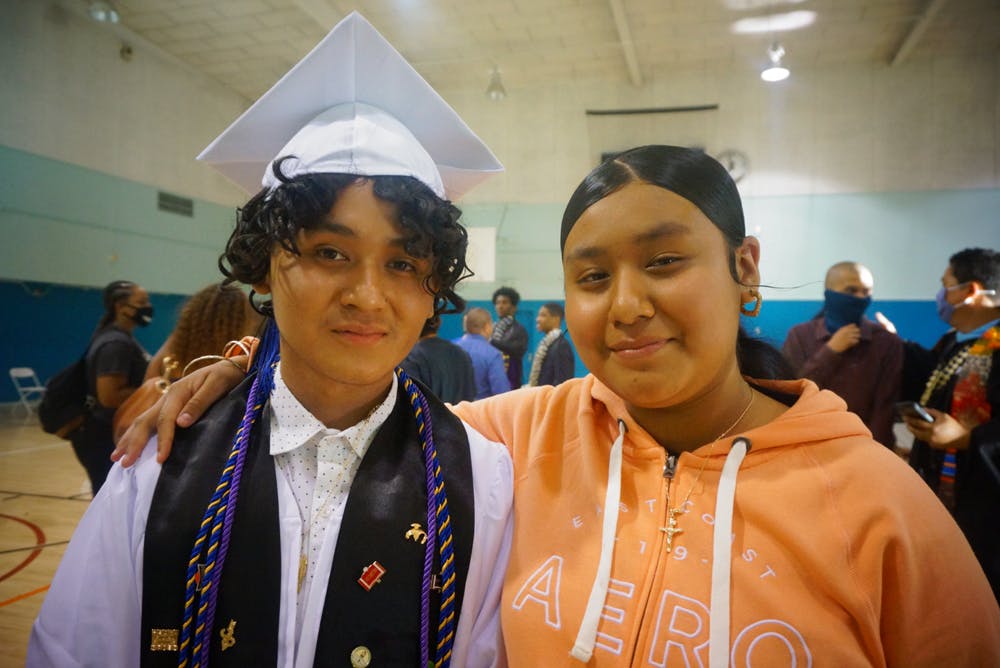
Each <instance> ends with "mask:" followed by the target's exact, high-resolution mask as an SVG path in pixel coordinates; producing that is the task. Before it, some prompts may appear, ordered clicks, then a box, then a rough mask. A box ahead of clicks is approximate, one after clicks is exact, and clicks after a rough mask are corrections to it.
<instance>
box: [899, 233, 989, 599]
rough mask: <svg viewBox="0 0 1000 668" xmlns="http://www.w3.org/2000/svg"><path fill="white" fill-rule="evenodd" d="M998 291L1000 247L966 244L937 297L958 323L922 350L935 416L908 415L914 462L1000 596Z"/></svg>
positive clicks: (925, 393)
mask: <svg viewBox="0 0 1000 668" xmlns="http://www.w3.org/2000/svg"><path fill="white" fill-rule="evenodd" d="M998 292H1000V252H997V251H995V250H990V249H985V248H967V249H965V250H962V251H960V252H958V253H955V254H954V255H952V256H951V258H950V259H949V260H948V267H947V268H946V269H945V270H944V274H943V275H942V276H941V289H940V290H939V291H938V293H937V298H936V300H937V310H938V315H939V316H940V318H941V320H943V321H944V322H946V323H947V324H949V325H950V326H951V327H952V329H950V330H949V331H948V332H947V333H945V335H944V336H943V337H941V339H940V340H939V341H938V342H937V344H935V346H934V348H932V349H931V350H930V351H923V353H924V356H923V360H924V364H925V370H926V373H925V374H924V376H923V377H924V379H925V380H924V385H923V388H922V391H921V393H920V396H919V397H917V396H914V398H915V399H918V400H919V402H920V403H921V404H922V405H924V406H925V407H926V409H927V412H928V413H930V415H931V417H933V418H934V421H933V422H927V421H924V420H917V419H913V418H911V417H904V421H905V422H906V426H907V428H908V429H909V430H910V432H912V433H913V436H914V439H915V440H914V443H913V450H912V452H911V453H910V465H911V466H912V467H913V468H914V469H915V470H916V471H917V473H919V474H920V476H921V477H922V478H923V479H924V480H925V481H926V482H927V484H928V485H930V486H931V489H933V490H934V491H935V492H936V493H937V495H938V497H939V498H940V499H941V501H942V502H943V503H944V505H945V506H946V507H947V508H948V510H950V511H951V513H952V515H954V517H955V520H956V521H957V522H958V525H959V527H961V528H962V530H963V531H964V532H965V535H966V537H967V538H968V539H969V543H970V544H971V545H972V549H973V551H974V552H975V553H976V556H977V557H978V558H979V561H980V563H981V564H982V566H983V570H984V571H985V572H986V577H987V579H989V581H990V584H991V585H992V587H993V593H994V595H996V597H997V600H998V601H1000V531H997V524H996V523H997V517H998V515H1000V478H998V477H997V473H996V466H997V458H998V454H1000V297H998ZM910 345H913V344H910ZM914 364H916V365H919V364H920V359H919V358H918V359H916V360H915V361H914Z"/></svg>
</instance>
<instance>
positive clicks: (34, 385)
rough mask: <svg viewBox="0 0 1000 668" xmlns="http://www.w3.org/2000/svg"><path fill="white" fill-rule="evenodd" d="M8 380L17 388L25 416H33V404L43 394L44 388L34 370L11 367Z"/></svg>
mask: <svg viewBox="0 0 1000 668" xmlns="http://www.w3.org/2000/svg"><path fill="white" fill-rule="evenodd" d="M10 380H11V382H12V383H14V387H15V388H17V395H18V398H19V399H20V400H21V405H22V406H24V410H25V411H26V412H27V415H32V414H34V412H35V403H37V402H38V401H40V400H41V398H42V395H43V394H45V386H44V385H42V383H41V381H39V380H38V376H37V375H35V370H34V369H32V368H31V367H28V366H15V367H11V368H10Z"/></svg>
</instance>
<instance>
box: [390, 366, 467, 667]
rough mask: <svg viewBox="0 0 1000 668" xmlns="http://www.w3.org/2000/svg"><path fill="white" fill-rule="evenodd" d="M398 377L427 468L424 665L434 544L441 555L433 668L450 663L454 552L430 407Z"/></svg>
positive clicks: (422, 661)
mask: <svg viewBox="0 0 1000 668" xmlns="http://www.w3.org/2000/svg"><path fill="white" fill-rule="evenodd" d="M396 373H397V374H398V376H399V380H400V382H401V383H402V385H403V389H405V390H406V394H407V396H408V397H409V399H410V406H412V408H413V415H414V416H415V417H416V419H417V432H418V433H419V435H420V441H421V444H422V446H423V450H424V464H425V465H426V470H427V543H426V544H425V547H424V577H423V583H422V585H421V588H420V665H421V666H427V665H430V664H429V663H428V659H429V655H430V648H429V647H428V641H427V630H428V627H429V624H430V593H431V578H432V574H431V568H432V564H433V561H434V550H435V544H436V543H440V545H438V550H439V551H440V556H441V603H440V607H439V612H438V629H437V639H438V641H437V650H436V652H435V658H434V664H433V665H434V666H435V668H448V667H449V666H450V665H451V650H452V646H453V645H454V644H455V554H454V543H453V542H452V537H451V515H450V514H449V512H448V497H447V495H446V494H445V489H444V476H443V475H442V473H441V464H440V462H439V461H438V456H437V449H436V448H435V447H434V434H433V424H432V423H431V413H430V407H429V406H428V405H427V399H426V398H425V397H424V394H423V392H421V391H420V388H418V387H417V385H416V383H414V382H413V381H412V380H411V379H410V377H409V376H407V375H406V373H405V372H404V371H403V370H402V369H396Z"/></svg>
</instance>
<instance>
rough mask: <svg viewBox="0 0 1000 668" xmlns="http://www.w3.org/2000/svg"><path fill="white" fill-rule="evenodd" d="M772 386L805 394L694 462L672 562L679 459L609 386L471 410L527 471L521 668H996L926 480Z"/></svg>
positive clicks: (958, 553) (986, 625) (467, 412)
mask: <svg viewBox="0 0 1000 668" xmlns="http://www.w3.org/2000/svg"><path fill="white" fill-rule="evenodd" d="M759 384H760V385H763V386H767V387H770V388H773V389H775V390H777V391H780V392H784V393H787V394H792V395H799V398H798V400H797V401H796V402H795V404H794V405H793V406H792V407H791V408H789V409H788V410H787V411H786V412H785V413H784V414H783V415H781V416H780V417H779V418H778V419H776V420H775V421H773V422H771V423H770V424H767V425H765V426H763V427H760V428H757V429H753V430H751V431H748V432H745V433H743V434H738V435H736V436H739V437H741V438H736V437H729V438H726V439H724V440H723V441H719V442H716V443H715V444H707V445H704V446H702V447H701V448H699V449H698V450H696V451H695V452H694V453H685V454H682V455H681V456H680V457H679V458H678V461H677V462H676V470H675V472H674V476H673V480H672V482H671V499H670V505H671V507H673V506H674V505H675V504H677V503H679V500H682V499H684V498H685V497H686V496H687V493H688V490H689V489H691V486H692V484H694V481H695V478H696V477H697V473H698V470H699V468H700V467H701V466H702V463H703V462H704V463H705V470H704V473H703V474H702V476H701V479H700V481H699V482H698V483H697V484H696V485H695V487H694V489H693V491H692V493H691V496H690V500H689V502H688V503H687V504H686V506H685V509H686V513H685V514H682V515H680V516H679V517H678V528H680V529H681V530H682V533H679V534H677V535H676V536H675V538H674V544H673V550H672V552H670V553H667V552H666V550H665V534H664V533H663V532H662V531H661V527H666V526H667V505H666V501H665V494H666V483H665V476H664V467H665V464H666V453H665V451H664V449H663V448H662V447H660V446H659V445H658V444H657V443H656V442H655V441H654V440H653V439H652V437H650V436H649V434H647V433H646V432H645V431H644V430H643V429H642V428H641V427H639V426H638V425H637V424H636V423H635V421H634V420H633V419H632V418H631V417H630V416H629V415H628V412H627V411H626V409H625V406H624V403H623V402H622V400H621V399H620V398H618V397H617V396H615V395H614V393H612V392H611V391H610V390H609V389H608V388H607V387H605V386H604V385H602V384H601V383H600V382H599V381H597V380H596V379H595V378H594V377H593V376H587V377H586V378H582V379H575V380H571V381H569V382H566V383H563V384H562V385H559V386H558V387H539V388H531V389H527V390H517V391H514V392H510V393H506V394H502V395H499V396H497V397H493V398H491V399H487V400H484V401H478V402H476V403H475V404H469V403H463V404H460V405H459V406H457V407H455V410H456V412H457V413H458V414H459V415H460V416H461V417H462V418H463V419H464V420H466V421H467V422H469V423H470V424H471V425H472V426H473V427H474V428H476V429H477V430H479V431H480V432H482V433H483V434H484V435H485V436H486V437H487V438H490V439H494V440H498V441H500V442H503V443H507V444H508V445H509V447H510V449H511V454H512V456H513V460H514V499H515V500H514V545H513V548H512V552H511V559H510V566H509V569H508V572H507V578H506V583H505V585H504V593H503V610H502V620H503V632H504V638H505V644H506V648H507V653H508V658H509V661H510V665H511V666H513V667H515V668H525V667H530V666H545V667H546V668H550V667H556V666H580V665H584V664H585V665H588V666H601V667H604V666H686V667H695V666H706V665H712V666H720V665H723V666H724V665H727V663H726V661H727V659H728V661H729V664H728V665H732V666H739V667H741V668H742V667H744V666H751V665H752V666H766V667H767V668H774V667H777V666H811V665H813V664H814V663H815V665H825V666H837V667H838V668H842V667H845V666H908V667H921V666H928V667H929V666H987V665H991V666H992V665H1000V610H998V608H997V603H996V601H995V600H994V598H993V595H992V593H991V591H990V588H989V586H988V585H987V583H986V579H985V577H984V576H983V573H982V571H981V569H980V567H979V565H978V563H977V562H976V559H975V557H974V556H973V554H972V551H971V550H970V548H969V546H968V544H967V543H966V541H965V539H964V537H963V536H962V534H961V533H960V532H959V530H958V527H957V526H956V525H955V523H954V522H953V521H952V519H951V517H950V516H949V515H948V513H947V512H946V511H945V509H944V508H943V506H942V505H941V504H940V503H939V502H938V500H937V498H936V497H935V496H934V495H933V494H932V493H931V492H930V490H929V489H928V488H927V486H926V485H925V484H924V483H923V481H921V480H920V479H919V478H918V477H917V476H916V474H914V473H913V471H911V470H910V468H909V467H908V466H906V464H905V463H904V462H902V461H901V460H900V459H899V458H898V457H896V455H894V454H893V453H892V452H890V451H889V450H888V449H886V448H884V447H882V446H881V445H878V444H877V443H875V441H873V440H872V438H871V435H870V433H869V431H868V430H867V429H866V428H865V426H864V425H863V424H862V422H861V420H860V419H858V418H857V416H855V415H854V414H853V413H848V412H847V411H846V406H845V404H844V402H843V401H842V400H841V399H840V398H839V397H838V396H836V395H835V394H832V393H830V392H825V391H819V390H818V389H817V387H816V386H815V385H814V384H813V383H812V382H810V381H796V382H784V383H773V382H771V383H766V382H765V383H759ZM620 425H621V426H620ZM619 441H620V442H619ZM746 441H749V442H750V444H751V446H750V450H749V453H747V454H746V457H745V459H742V454H743V451H744V450H745V448H744V447H743V446H742V444H743V443H745V442H746ZM734 442H735V443H736V444H737V445H736V446H734V445H733V444H734ZM616 446H617V447H616ZM616 451H618V453H617V455H616ZM706 457H707V461H706V460H705V459H703V458H706ZM741 459H742V461H741ZM727 461H728V465H727V467H726V468H727V470H726V472H725V474H724V475H723V465H724V463H726V462H727ZM617 466H620V476H619V475H615V473H616V471H615V468H616V467H617ZM609 467H610V471H611V474H612V475H610V476H609ZM723 477H725V479H726V481H725V482H724V483H723V484H721V486H720V479H721V478H723ZM609 482H610V484H609ZM619 484H620V489H618V490H617V493H616V488H617V487H618V486H619ZM609 490H610V494H609V493H608V492H609ZM720 490H721V492H720ZM733 494H735V502H734V500H733V498H732V497H733ZM717 497H718V498H717ZM616 498H617V500H616ZM717 503H718V507H717ZM606 507H612V508H616V512H614V513H605V512H604V509H605V508H606ZM730 522H731V530H730V529H729V528H727V525H728V523H730ZM716 527H718V528H719V530H718V531H715V528H716ZM612 536H613V539H612ZM727 536H729V537H730V538H729V540H726V537H727ZM713 541H714V544H713ZM602 546H603V547H602ZM727 551H728V553H729V554H728V555H727V554H726V553H727ZM713 556H714V557H715V558H713ZM602 559H603V562H604V563H603V564H602V563H601V562H602ZM602 566H603V568H602ZM728 578H731V586H726V582H727V579H728ZM713 585H714V590H713ZM585 613H587V614H585ZM713 613H714V614H713ZM595 623H596V624H595ZM710 639H711V642H710ZM710 645H711V646H712V649H711V652H710ZM571 652H572V654H571ZM591 652H592V655H591ZM710 654H712V655H713V656H712V660H711V662H710V660H709V657H710ZM574 656H576V657H579V658H574ZM588 656H589V660H588Z"/></svg>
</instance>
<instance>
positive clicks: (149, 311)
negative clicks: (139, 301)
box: [130, 304, 153, 327]
mask: <svg viewBox="0 0 1000 668" xmlns="http://www.w3.org/2000/svg"><path fill="white" fill-rule="evenodd" d="M130 306H131V304H130ZM132 308H134V309H135V312H134V313H133V314H132V316H131V317H132V321H133V322H134V323H135V324H137V325H139V326H140V327H145V326H146V325H148V324H149V323H151V322H153V307H152V306H132Z"/></svg>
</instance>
